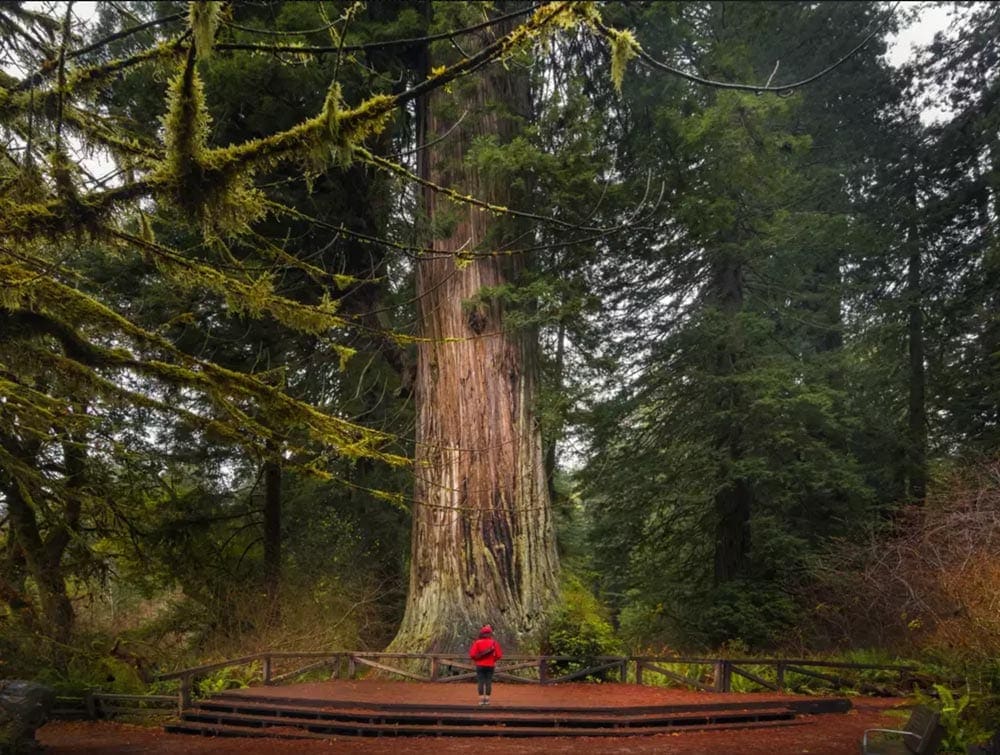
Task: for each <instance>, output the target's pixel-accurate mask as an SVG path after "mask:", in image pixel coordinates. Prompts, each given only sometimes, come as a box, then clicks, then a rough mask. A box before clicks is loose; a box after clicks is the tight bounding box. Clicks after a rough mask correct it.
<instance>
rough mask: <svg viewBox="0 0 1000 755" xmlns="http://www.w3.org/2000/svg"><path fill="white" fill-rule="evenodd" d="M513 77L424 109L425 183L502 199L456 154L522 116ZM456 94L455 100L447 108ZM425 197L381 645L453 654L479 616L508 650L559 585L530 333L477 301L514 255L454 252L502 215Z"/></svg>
mask: <svg viewBox="0 0 1000 755" xmlns="http://www.w3.org/2000/svg"><path fill="white" fill-rule="evenodd" d="M492 33H502V32H501V31H493V32H492ZM484 41H485V40H483V39H480V40H477V41H475V42H473V41H470V40H464V41H463V43H462V44H463V46H465V45H475V44H482V43H483V42H484ZM515 71H516V69H515V68H514V67H511V68H510V69H508V70H505V68H504V67H502V66H497V67H495V68H494V69H491V70H490V71H489V72H485V73H481V74H480V75H478V76H477V77H476V78H475V81H469V82H466V83H465V84H463V87H462V89H461V91H459V92H455V93H453V94H448V93H441V94H435V95H434V96H433V97H432V99H431V101H430V102H429V103H426V104H427V110H426V117H427V120H426V124H425V128H423V129H422V130H423V132H424V139H425V143H433V142H434V140H435V139H438V138H441V137H444V138H443V140H442V141H441V142H439V143H437V144H434V147H433V151H431V152H427V151H426V150H425V153H424V160H425V164H424V166H423V170H424V171H425V175H427V176H428V177H429V178H430V180H431V181H433V182H435V183H438V184H442V185H446V186H452V187H454V188H456V189H458V190H459V191H460V192H462V193H464V194H471V195H473V196H475V197H478V198H481V199H487V200H489V201H492V202H496V203H499V204H507V201H508V199H509V197H508V196H506V194H507V191H506V189H504V188H501V187H500V186H497V185H490V184H491V182H490V181H488V180H486V179H485V177H483V176H481V175H479V174H478V173H477V171H476V170H475V169H474V168H473V167H471V166H469V165H468V164H467V163H466V162H465V161H464V158H465V156H466V153H467V150H468V148H469V146H470V144H471V142H472V140H473V139H474V138H475V137H476V136H479V135H494V136H497V137H499V139H500V141H501V142H504V141H507V139H508V138H509V136H510V134H511V132H512V130H513V129H512V118H511V116H510V115H509V114H508V111H509V110H513V111H515V112H518V111H520V112H523V113H526V112H527V110H528V104H529V97H528V87H527V81H526V80H525V78H524V76H523V74H520V73H517V72H515ZM454 98H457V100H458V102H457V108H456V107H455V104H456V103H455V102H451V103H449V102H447V100H449V99H454ZM456 109H457V111H458V112H457V113H455V112H454V111H455V110H456ZM463 111H464V113H465V116H464V117H462V113H463ZM442 113H447V114H446V115H443V114H442ZM459 119H461V123H458V121H459ZM493 183H494V184H495V183H498V182H493ZM424 199H425V203H426V205H425V206H426V211H427V214H428V217H429V219H430V223H431V227H432V228H434V227H438V228H440V227H441V225H442V223H443V222H444V221H445V219H446V218H447V222H448V223H450V225H449V231H448V233H447V235H446V236H445V237H440V235H439V237H438V238H436V239H435V240H434V242H433V248H434V250H435V251H440V252H443V253H442V254H430V255H426V256H425V257H424V258H423V259H421V260H420V261H419V262H418V265H417V296H418V299H419V320H420V335H421V337H422V341H421V343H420V344H419V348H418V355H417V378H416V391H415V398H416V406H417V428H416V452H415V457H416V471H415V477H416V479H415V485H414V506H413V532H412V547H411V562H410V579H409V592H408V596H407V603H406V611H405V616H404V618H403V622H402V625H401V627H400V630H399V633H398V635H397V637H396V639H395V640H394V641H393V643H392V647H393V649H395V650H410V651H454V650H459V649H463V650H464V648H465V645H466V643H467V642H468V641H469V638H471V637H473V636H474V635H475V632H476V630H478V628H479V626H480V625H481V624H483V623H485V622H489V623H491V624H493V625H494V627H495V629H496V632H497V636H498V637H499V638H501V641H503V642H505V644H506V646H507V647H516V646H517V645H518V644H523V643H526V642H528V641H529V640H530V639H531V638H532V636H533V635H534V634H535V633H537V631H538V630H539V629H540V628H541V627H542V625H543V621H544V615H545V612H546V609H547V608H548V607H549V606H550V604H551V602H552V600H553V598H554V596H555V595H556V592H557V570H558V564H557V556H556V549H555V537H554V530H553V523H552V518H551V511H550V501H549V496H548V488H547V484H546V476H545V464H544V456H543V452H542V441H541V433H540V430H539V427H538V423H537V420H536V416H535V409H536V398H537V392H538V382H537V380H538V378H537V373H538V359H537V355H536V350H537V334H536V333H535V332H533V331H520V332H512V331H509V330H506V329H505V326H504V311H503V307H502V306H501V305H500V304H498V303H497V302H495V301H476V297H477V295H479V294H480V293H481V291H482V289H483V288H484V287H492V286H499V285H502V284H505V283H507V282H509V281H511V280H512V279H513V277H514V276H516V274H517V271H518V269H519V266H520V264H522V260H521V258H520V257H519V256H517V255H504V254H499V255H492V256H491V255H480V256H474V257H473V258H472V259H471V261H468V263H467V264H466V263H465V262H463V261H462V260H460V258H458V257H456V256H455V254H454V253H455V252H459V251H464V250H475V249H479V248H480V247H481V244H482V242H483V241H484V240H486V239H487V234H488V233H489V234H490V244H491V246H492V248H494V249H496V248H501V246H502V244H503V241H502V239H500V238H498V234H497V230H498V228H497V223H498V222H500V221H498V220H497V218H495V217H493V216H491V215H489V214H487V213H485V212H482V211H480V210H478V209H476V208H471V207H468V206H463V205H457V204H453V203H451V202H450V201H449V200H446V199H445V198H444V197H442V196H440V195H438V194H436V193H434V192H432V191H429V192H427V193H426V195H425V197H424Z"/></svg>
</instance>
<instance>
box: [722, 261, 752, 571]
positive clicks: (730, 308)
mask: <svg viewBox="0 0 1000 755" xmlns="http://www.w3.org/2000/svg"><path fill="white" fill-rule="evenodd" d="M713 288H714V291H715V296H716V300H717V305H718V307H719V310H720V312H721V313H722V314H723V316H724V318H725V328H726V332H725V333H723V334H722V335H721V337H720V341H719V344H718V347H717V348H718V351H717V353H716V356H715V373H716V376H717V377H722V378H728V381H727V382H726V386H727V387H726V391H725V393H723V395H721V396H720V397H719V402H720V406H719V409H720V411H724V412H726V413H728V414H729V415H730V416H733V417H735V416H741V415H742V412H740V411H734V409H735V408H736V407H737V406H738V405H739V404H741V403H742V402H743V397H742V392H743V389H742V388H740V387H739V385H738V384H737V383H735V382H734V381H733V378H735V377H736V374H737V373H738V372H739V371H740V370H741V369H742V366H741V364H740V361H741V352H742V350H743V334H742V326H741V325H740V322H739V315H740V312H741V311H742V309H743V266H742V265H741V264H740V262H739V261H738V260H724V261H722V262H720V264H719V266H718V269H717V271H716V274H715V280H714V281H713ZM741 436H742V427H740V426H739V424H737V423H735V422H729V423H727V424H726V426H725V427H722V428H720V430H719V435H718V437H717V438H716V447H717V448H718V449H719V450H720V452H721V454H722V457H723V458H722V465H723V468H722V469H721V471H720V485H719V488H718V490H717V491H716V493H715V497H714V501H713V503H714V507H715V522H716V529H715V558H714V581H715V584H717V585H718V584H723V583H725V582H730V581H732V580H734V579H737V578H739V577H740V576H742V575H744V574H745V573H746V571H747V567H748V565H749V561H750V544H751V543H750V517H751V514H752V509H753V488H752V487H751V485H750V483H749V481H747V480H745V479H743V478H740V477H738V476H735V475H734V474H733V472H732V466H733V464H735V463H736V462H738V461H739V460H740V458H741V457H742V439H741Z"/></svg>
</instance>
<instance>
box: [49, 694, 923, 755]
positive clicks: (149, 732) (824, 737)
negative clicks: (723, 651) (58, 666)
mask: <svg viewBox="0 0 1000 755" xmlns="http://www.w3.org/2000/svg"><path fill="white" fill-rule="evenodd" d="M334 685H336V686H334ZM297 687H298V688H299V694H301V695H302V696H314V695H315V692H316V691H317V690H319V689H321V688H325V689H326V690H327V692H328V694H330V695H331V696H332V697H335V698H336V699H340V700H344V699H348V696H350V697H351V698H353V699H356V700H381V701H383V702H408V703H421V704H434V703H438V704H442V705H454V704H456V703H458V704H462V703H469V704H473V703H474V701H475V700H476V697H475V689H474V688H473V687H472V685H441V684H420V683H403V682H331V683H322V684H317V685H297ZM272 689H273V688H272ZM295 689H296V688H294V687H287V688H282V694H283V695H287V694H288V693H289V691H291V690H295ZM775 697H776V696H775V695H766V696H765V695H736V694H732V695H713V694H707V693H700V692H685V691H679V690H673V689H671V690H667V689H662V688H656V687H642V686H637V685H631V684H583V683H580V684H559V685H553V686H552V687H545V688H539V687H532V686H528V685H505V684H497V685H496V686H495V687H494V690H493V700H492V704H493V706H494V708H496V709H502V708H503V706H504V705H505V704H507V705H547V706H566V707H608V706H619V705H620V706H638V705H670V704H687V703H707V702H716V701H719V700H723V701H728V702H737V701H740V700H759V699H775ZM851 702H852V703H853V708H852V709H851V710H850V711H849V712H848V713H832V714H824V715H816V716H802V717H801V719H800V720H802V721H803V722H804V725H802V726H793V727H788V728H775V729H742V730H730V731H715V732H712V731H702V732H697V731H691V732H683V733H677V734H665V735H653V736H631V737H565V738H563V737H546V738H544V739H542V738H539V739H530V738H529V739H505V740H503V741H502V742H501V741H500V740H499V739H493V738H462V737H428V738H419V737H412V738H411V737H406V738H398V739H397V738H388V737H382V738H363V737H333V738H331V739H328V740H298V741H294V740H277V739H265V738H261V739H255V738H246V739H243V738H238V739H237V738H233V739H229V738H212V737H197V736H190V735H184V734H167V733H166V732H164V731H163V729H162V728H161V727H159V726H140V725H136V724H127V723H118V722H110V721H96V722H78V721H74V722H67V721H56V722H52V723H48V724H46V725H45V726H43V727H42V728H41V729H40V730H39V731H38V736H37V738H38V741H39V742H40V743H41V744H42V745H44V747H45V750H44V752H46V753H48V755H64V754H65V755H70V753H72V754H73V755H98V753H100V755H126V754H129V755H132V754H135V755H138V753H151V754H152V755H168V753H170V754H173V753H181V754H197V755H202V754H206V755H207V754H208V753H222V754H224V755H225V754H227V753H233V754H235V753H240V754H241V755H263V753H313V752H315V753H344V754H346V753H359V754H360V755H401V754H402V753H431V752H433V753H444V754H445V755H451V754H457V753H481V752H483V751H484V750H487V749H497V748H500V749H502V751H503V752H504V753H513V754H514V755H524V754H525V753H539V752H544V753H546V755H549V754H552V753H574V755H587V754H589V753H628V755H647V754H649V755H652V753H663V752H669V753H678V754H679V755H701V754H705V755H710V754H714V753H733V754H735V753H739V754H740V755H774V753H777V752H782V753H812V754H813V755H838V754H839V753H856V752H858V747H859V742H860V741H861V736H862V734H863V733H864V730H865V729H870V728H873V727H886V728H894V729H895V728H899V726H900V724H901V723H902V720H904V717H903V715H902V714H901V713H900V712H898V711H897V712H894V709H895V708H898V707H900V706H905V705H906V704H907V701H906V700H903V699H900V698H864V697H856V698H852V699H851Z"/></svg>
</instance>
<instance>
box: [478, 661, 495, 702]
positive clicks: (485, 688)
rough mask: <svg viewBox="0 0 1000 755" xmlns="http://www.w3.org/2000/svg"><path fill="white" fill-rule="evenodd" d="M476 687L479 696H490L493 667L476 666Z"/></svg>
mask: <svg viewBox="0 0 1000 755" xmlns="http://www.w3.org/2000/svg"><path fill="white" fill-rule="evenodd" d="M476 687H477V688H478V689H479V694H480V695H490V694H492V692H493V667H492V666H476Z"/></svg>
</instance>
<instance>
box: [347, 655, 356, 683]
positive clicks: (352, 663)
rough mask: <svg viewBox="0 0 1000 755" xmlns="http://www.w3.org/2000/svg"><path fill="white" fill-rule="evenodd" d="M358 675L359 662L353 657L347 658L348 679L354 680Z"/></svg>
mask: <svg viewBox="0 0 1000 755" xmlns="http://www.w3.org/2000/svg"><path fill="white" fill-rule="evenodd" d="M357 673H358V662H357V661H356V660H354V656H353V655H349V656H347V678H348V679H353V678H354V676H355V674H357Z"/></svg>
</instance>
